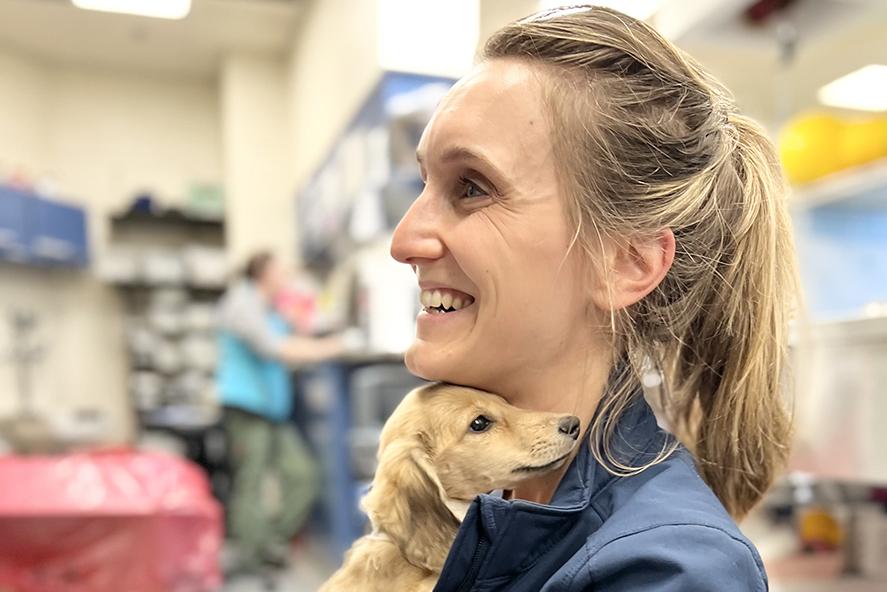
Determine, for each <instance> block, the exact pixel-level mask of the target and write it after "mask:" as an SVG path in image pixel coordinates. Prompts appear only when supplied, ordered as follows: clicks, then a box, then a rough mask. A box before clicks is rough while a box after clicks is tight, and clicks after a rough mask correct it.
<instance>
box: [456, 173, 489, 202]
mask: <svg viewBox="0 0 887 592" xmlns="http://www.w3.org/2000/svg"><path fill="white" fill-rule="evenodd" d="M459 182H460V183H461V184H462V194H461V195H460V197H463V198H465V199H474V198H478V197H486V196H487V195H489V193H488V192H487V190H486V189H484V188H483V187H481V186H480V185H478V184H477V183H475V182H474V181H471V180H470V179H466V178H465V177H462V178H461V179H459Z"/></svg>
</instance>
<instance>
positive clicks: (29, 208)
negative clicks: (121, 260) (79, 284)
mask: <svg viewBox="0 0 887 592" xmlns="http://www.w3.org/2000/svg"><path fill="white" fill-rule="evenodd" d="M0 260H4V261H9V262H13V263H19V264H24V265H32V266H45V267H85V266H86V265H87V264H88V263H89V247H88V239H87V221H86V212H85V210H84V209H83V208H80V207H77V206H73V205H70V204H66V203H63V202H59V201H56V200H52V199H48V198H45V197H42V196H39V195H37V194H35V193H33V192H30V191H26V190H23V189H19V188H15V187H7V186H3V185H0Z"/></svg>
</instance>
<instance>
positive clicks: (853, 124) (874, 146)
mask: <svg viewBox="0 0 887 592" xmlns="http://www.w3.org/2000/svg"><path fill="white" fill-rule="evenodd" d="M840 146H841V148H840V152H841V162H842V163H843V166H845V167H854V166H859V165H863V164H866V163H868V162H872V161H873V160H878V159H879V158H887V118H878V119H864V120H857V121H848V122H847V123H845V124H844V130H843V132H842V134H841V144H840Z"/></svg>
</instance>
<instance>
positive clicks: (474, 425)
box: [468, 415, 493, 433]
mask: <svg viewBox="0 0 887 592" xmlns="http://www.w3.org/2000/svg"><path fill="white" fill-rule="evenodd" d="M491 425H493V421H492V420H491V419H489V418H487V417H485V416H483V415H478V416H477V417H475V418H474V420H473V421H472V422H471V424H470V425H469V426H468V429H470V430H471V431H472V432H477V433H480V432H486V431H487V430H488V429H490V426H491Z"/></svg>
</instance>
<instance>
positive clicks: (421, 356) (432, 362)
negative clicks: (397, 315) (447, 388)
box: [404, 339, 464, 384]
mask: <svg viewBox="0 0 887 592" xmlns="http://www.w3.org/2000/svg"><path fill="white" fill-rule="evenodd" d="M404 364H405V365H406V367H407V370H409V371H410V373H412V374H413V375H415V376H418V377H419V378H422V379H424V380H432V381H441V382H454V383H459V384H461V382H460V381H459V376H460V375H462V374H463V372H460V369H461V368H462V367H463V366H464V364H463V363H462V362H461V361H460V360H459V357H458V356H454V355H452V352H447V353H444V352H443V351H441V347H440V346H439V345H436V344H434V343H430V342H427V341H423V340H422V339H416V340H415V341H413V343H412V345H410V347H409V348H408V349H407V351H406V354H404Z"/></svg>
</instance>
